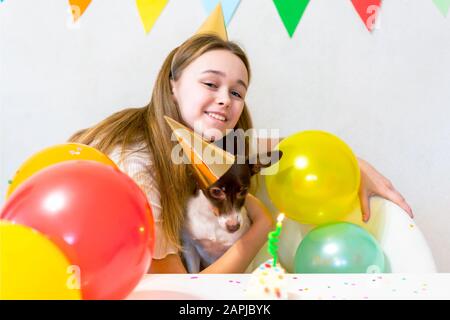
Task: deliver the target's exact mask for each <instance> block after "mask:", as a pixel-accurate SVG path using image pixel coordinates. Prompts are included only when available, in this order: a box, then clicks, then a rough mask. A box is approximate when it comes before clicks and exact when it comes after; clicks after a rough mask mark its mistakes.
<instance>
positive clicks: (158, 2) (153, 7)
mask: <svg viewBox="0 0 450 320" xmlns="http://www.w3.org/2000/svg"><path fill="white" fill-rule="evenodd" d="M167 2H169V0H136V5H137V7H138V10H139V15H140V16H141V20H142V24H143V25H144V29H145V32H146V33H148V32H149V31H150V30H151V29H152V27H153V25H154V24H155V22H156V20H157V19H158V17H159V15H160V14H161V12H162V11H163V9H164V7H165V6H166V5H167Z"/></svg>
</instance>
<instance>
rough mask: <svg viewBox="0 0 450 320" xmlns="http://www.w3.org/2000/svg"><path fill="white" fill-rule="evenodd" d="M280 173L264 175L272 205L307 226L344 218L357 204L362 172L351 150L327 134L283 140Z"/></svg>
mask: <svg viewBox="0 0 450 320" xmlns="http://www.w3.org/2000/svg"><path fill="white" fill-rule="evenodd" d="M276 149H278V150H281V151H282V152H283V157H282V158H281V159H280V161H279V163H278V171H277V172H276V173H274V174H268V175H266V176H265V179H266V188H267V192H268V194H269V196H270V199H271V200H272V202H273V204H274V205H275V206H276V207H277V209H278V210H280V211H282V212H284V213H285V214H286V216H288V217H290V218H291V219H294V220H297V221H299V222H301V223H304V224H314V225H318V224H323V223H327V222H334V221H341V220H343V219H345V217H346V215H348V214H349V213H350V212H352V210H354V208H355V206H356V205H357V204H358V190H359V184H360V171H359V166H358V161H357V159H356V157H355V155H354V154H353V152H352V150H351V149H350V148H349V147H348V146H347V144H345V142H343V141H342V140H340V139H339V138H337V137H336V136H334V135H332V134H330V133H327V132H324V131H316V130H311V131H303V132H299V133H296V134H294V135H292V136H290V137H288V138H286V139H283V140H282V141H281V142H280V143H279V144H278V145H277V147H276Z"/></svg>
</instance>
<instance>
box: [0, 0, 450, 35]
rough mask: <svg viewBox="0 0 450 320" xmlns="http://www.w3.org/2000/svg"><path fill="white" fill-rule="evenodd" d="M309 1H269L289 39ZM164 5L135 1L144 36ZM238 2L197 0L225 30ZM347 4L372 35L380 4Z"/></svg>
mask: <svg viewBox="0 0 450 320" xmlns="http://www.w3.org/2000/svg"><path fill="white" fill-rule="evenodd" d="M311 1H314V0H272V2H273V4H274V6H275V8H276V10H277V12H278V15H279V16H280V19H281V22H282V24H283V25H284V27H285V29H286V31H287V33H288V35H289V37H291V38H292V36H293V35H294V33H295V30H296V29H297V27H298V25H299V23H300V20H301V19H302V17H303V16H304V13H305V11H306V8H307V7H308V4H309V3H310V2H311ZM429 1H431V2H432V3H433V4H434V5H435V6H436V8H437V9H438V10H439V11H440V12H441V13H442V15H443V16H444V17H447V16H448V12H449V9H450V0H429ZM6 2H8V1H7V0H0V5H4V4H5V3H6ZM91 2H92V0H69V6H70V8H71V12H72V16H73V22H74V23H76V22H77V21H78V20H79V19H80V17H81V16H82V15H83V14H84V13H85V11H86V9H87V8H88V7H89V5H90V4H91ZM168 2H169V0H136V7H137V10H138V12H139V16H140V18H141V21H142V24H143V26H144V30H145V32H146V33H149V32H150V31H151V30H152V28H153V26H154V25H155V23H156V21H157V20H158V18H159V16H160V15H161V13H162V12H163V10H164V8H165V7H166V6H167V4H168ZM240 2H241V1H240V0H201V3H202V5H203V7H204V9H205V11H206V13H207V14H208V15H209V14H211V13H212V12H213V11H214V9H215V8H216V7H217V5H219V4H220V5H221V7H222V11H223V16H224V20H225V25H226V26H228V24H229V23H230V21H231V19H232V18H233V15H234V14H235V12H236V10H237V8H238V7H239V4H240ZM348 2H349V3H351V4H352V5H353V7H354V8H355V11H356V13H357V15H358V16H359V17H360V19H361V20H362V22H363V24H364V26H365V27H366V28H367V30H368V31H369V32H372V31H373V30H374V28H375V25H376V20H377V17H378V15H379V11H380V8H381V5H382V0H348Z"/></svg>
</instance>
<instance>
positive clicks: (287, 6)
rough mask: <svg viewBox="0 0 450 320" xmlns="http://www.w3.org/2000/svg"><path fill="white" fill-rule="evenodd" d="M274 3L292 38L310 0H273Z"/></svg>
mask: <svg viewBox="0 0 450 320" xmlns="http://www.w3.org/2000/svg"><path fill="white" fill-rule="evenodd" d="M273 3H274V4H275V7H276V8H277V11H278V14H279V15H280V18H281V21H283V24H284V27H285V28H286V30H287V32H288V33H289V37H291V38H292V35H293V34H294V32H295V29H296V28H297V25H298V23H299V22H300V19H301V18H302V16H303V13H304V12H305V10H306V7H307V6H308V3H309V0H273Z"/></svg>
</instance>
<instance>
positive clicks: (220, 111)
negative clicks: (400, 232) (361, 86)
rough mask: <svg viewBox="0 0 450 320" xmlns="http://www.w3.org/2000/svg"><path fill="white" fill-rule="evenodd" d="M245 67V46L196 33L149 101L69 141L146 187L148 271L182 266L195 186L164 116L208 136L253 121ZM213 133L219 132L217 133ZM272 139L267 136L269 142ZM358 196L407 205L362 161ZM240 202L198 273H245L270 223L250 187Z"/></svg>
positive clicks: (172, 57) (170, 61)
mask: <svg viewBox="0 0 450 320" xmlns="http://www.w3.org/2000/svg"><path fill="white" fill-rule="evenodd" d="M249 81H250V66H249V62H248V59H247V57H246V55H245V53H244V52H243V50H242V49H241V48H240V47H239V46H238V45H237V44H235V43H233V42H230V41H225V40H222V39H221V38H220V37H217V36H215V35H205V34H203V35H196V36H194V37H192V38H190V39H188V40H187V41H185V42H184V43H183V44H182V45H181V46H179V47H178V48H175V49H174V50H173V51H172V52H171V53H170V54H169V55H168V57H167V58H166V60H165V61H164V64H163V65H162V68H161V70H160V72H159V74H158V77H157V80H156V83H155V86H154V89H153V94H152V97H151V100H150V102H149V104H148V105H146V106H144V107H142V108H129V109H125V110H122V111H119V112H117V113H115V114H113V115H111V116H109V117H108V118H106V119H105V120H103V121H101V122H100V123H98V124H96V125H94V126H93V127H91V128H88V129H84V130H81V131H79V132H77V133H76V134H74V135H73V136H72V137H71V138H70V139H69V141H71V142H78V143H83V144H88V145H91V146H93V147H95V148H97V149H99V150H100V151H102V152H104V153H106V154H108V155H109V156H110V157H111V159H113V160H114V161H115V162H116V163H117V165H118V166H119V168H120V169H121V170H123V171H124V172H126V173H127V174H128V175H129V176H130V177H131V178H132V179H134V181H135V182H136V183H137V184H138V185H139V186H140V187H141V188H142V190H143V191H144V192H145V193H146V195H147V197H148V200H149V202H150V204H151V206H152V211H153V216H154V219H155V230H156V231H155V232H156V243H155V252H154V256H153V261H152V264H151V267H150V270H149V272H151V273H185V272H186V269H185V268H184V266H183V263H182V260H181V258H180V249H181V245H180V239H179V233H180V230H181V228H182V225H183V217H184V210H185V203H186V201H187V199H188V198H189V197H190V196H191V194H192V192H193V190H194V189H195V183H196V182H195V179H193V177H192V175H191V171H190V168H189V167H188V166H189V165H185V164H181V165H180V164H174V163H173V162H172V161H171V152H172V149H173V147H174V146H175V145H176V144H177V142H176V141H172V140H171V134H172V132H171V129H170V128H169V126H168V125H167V123H166V121H165V119H164V117H163V116H164V115H167V116H169V117H171V118H173V119H175V120H176V121H178V122H180V123H183V124H184V125H186V126H187V127H190V128H191V129H193V130H195V131H196V132H198V133H199V134H201V135H203V136H204V137H205V138H207V139H210V140H211V141H213V140H217V139H219V138H221V137H217V136H213V135H212V134H211V132H215V133H217V132H220V133H222V134H225V131H226V130H227V129H243V130H244V131H246V130H248V129H250V128H251V127H252V123H251V119H250V115H249V112H248V109H247V106H246V104H245V97H246V93H247V88H248V85H249ZM215 135H217V134H215ZM275 143H277V141H268V145H269V147H272V146H274V145H275ZM358 160H359V164H360V168H361V187H360V199H361V208H362V211H363V217H364V220H366V221H367V220H368V218H369V205H368V204H369V197H370V196H372V195H375V194H377V195H381V196H383V197H385V198H387V199H389V200H392V201H393V202H395V203H397V204H399V205H400V206H401V207H402V208H403V209H405V210H406V211H407V212H408V213H409V214H410V215H411V216H412V212H411V209H410V208H409V206H408V204H407V203H406V202H405V200H404V199H403V198H402V196H401V195H400V194H399V193H398V192H397V191H396V190H395V189H394V187H393V186H392V184H391V183H390V182H389V181H388V180H387V179H386V178H384V177H383V176H382V175H381V174H379V173H378V172H377V171H376V170H375V169H374V168H373V167H372V166H370V165H369V164H368V163H367V162H365V161H364V160H361V159H358ZM245 206H246V208H247V211H248V214H249V217H250V218H251V220H252V222H253V223H252V226H251V228H250V229H249V230H248V232H247V233H246V234H245V235H244V236H243V237H242V238H241V239H240V240H238V241H237V242H236V243H235V244H234V245H233V246H232V247H231V248H230V249H229V250H228V251H226V253H225V254H224V255H223V256H222V257H221V258H219V259H218V260H217V261H216V262H215V263H213V264H212V265H210V266H209V267H208V268H206V269H204V270H203V271H202V273H243V272H244V271H245V270H246V268H247V266H248V265H249V264H250V262H251V261H252V259H253V258H254V257H255V255H256V254H257V253H258V251H259V250H260V249H261V247H262V246H263V244H264V243H265V241H266V239H267V233H268V232H269V231H270V230H272V228H273V221H272V218H271V215H270V213H269V211H268V210H267V209H266V208H265V206H264V205H263V204H262V202H261V201H259V200H258V199H257V198H255V197H254V196H252V195H251V194H248V195H247V197H246V202H245Z"/></svg>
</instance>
